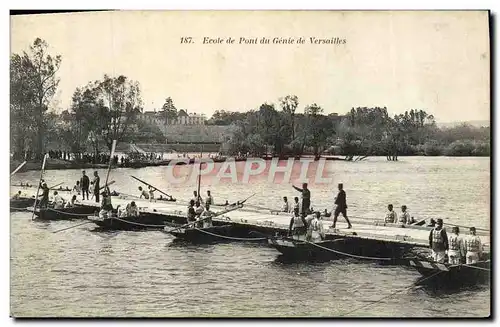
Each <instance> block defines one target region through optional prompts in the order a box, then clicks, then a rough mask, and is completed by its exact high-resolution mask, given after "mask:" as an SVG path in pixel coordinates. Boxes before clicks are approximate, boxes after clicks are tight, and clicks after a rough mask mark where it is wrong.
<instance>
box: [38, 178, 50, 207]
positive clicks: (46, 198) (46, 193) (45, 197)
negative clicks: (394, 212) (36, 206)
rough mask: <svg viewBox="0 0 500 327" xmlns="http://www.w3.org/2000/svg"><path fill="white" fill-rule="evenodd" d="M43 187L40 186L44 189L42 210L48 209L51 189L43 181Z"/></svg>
mask: <svg viewBox="0 0 500 327" xmlns="http://www.w3.org/2000/svg"><path fill="white" fill-rule="evenodd" d="M42 183H43V184H42V185H41V186H40V187H41V189H42V195H41V197H42V199H41V200H40V208H47V205H48V204H49V191H50V189H49V187H48V186H47V183H45V182H44V181H43V180H42Z"/></svg>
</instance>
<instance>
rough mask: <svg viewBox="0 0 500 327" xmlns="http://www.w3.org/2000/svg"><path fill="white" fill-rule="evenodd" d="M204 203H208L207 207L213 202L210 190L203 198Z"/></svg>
mask: <svg viewBox="0 0 500 327" xmlns="http://www.w3.org/2000/svg"><path fill="white" fill-rule="evenodd" d="M205 204H206V205H208V208H209V207H210V206H211V205H213V204H214V198H213V197H212V194H211V193H210V190H208V191H207V198H206V199H205Z"/></svg>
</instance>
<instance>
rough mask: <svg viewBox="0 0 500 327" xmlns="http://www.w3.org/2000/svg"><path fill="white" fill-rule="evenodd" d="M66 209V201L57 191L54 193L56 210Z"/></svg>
mask: <svg viewBox="0 0 500 327" xmlns="http://www.w3.org/2000/svg"><path fill="white" fill-rule="evenodd" d="M62 208H64V199H63V198H62V196H61V195H59V193H57V191H54V209H62Z"/></svg>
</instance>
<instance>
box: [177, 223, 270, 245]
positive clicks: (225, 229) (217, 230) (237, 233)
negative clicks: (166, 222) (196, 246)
mask: <svg viewBox="0 0 500 327" xmlns="http://www.w3.org/2000/svg"><path fill="white" fill-rule="evenodd" d="M167 232H168V233H169V234H171V235H173V236H174V237H176V238H178V239H181V240H184V241H187V242H191V243H221V242H262V243H267V237H264V236H262V235H256V234H254V233H251V232H249V231H248V229H246V228H241V227H240V228H239V227H238V226H235V225H219V226H217V225H216V226H212V227H206V228H179V229H175V230H171V231H167Z"/></svg>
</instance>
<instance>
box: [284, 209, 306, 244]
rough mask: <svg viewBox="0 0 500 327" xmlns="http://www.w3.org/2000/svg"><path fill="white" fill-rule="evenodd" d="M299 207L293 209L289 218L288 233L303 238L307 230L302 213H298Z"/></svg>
mask: <svg viewBox="0 0 500 327" xmlns="http://www.w3.org/2000/svg"><path fill="white" fill-rule="evenodd" d="M299 211H300V209H299V207H297V208H295V209H293V214H292V219H290V227H289V232H288V233H289V235H292V237H293V238H296V239H301V238H302V239H304V238H305V235H306V232H307V227H306V226H307V222H306V219H305V217H304V216H303V215H300V213H299Z"/></svg>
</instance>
